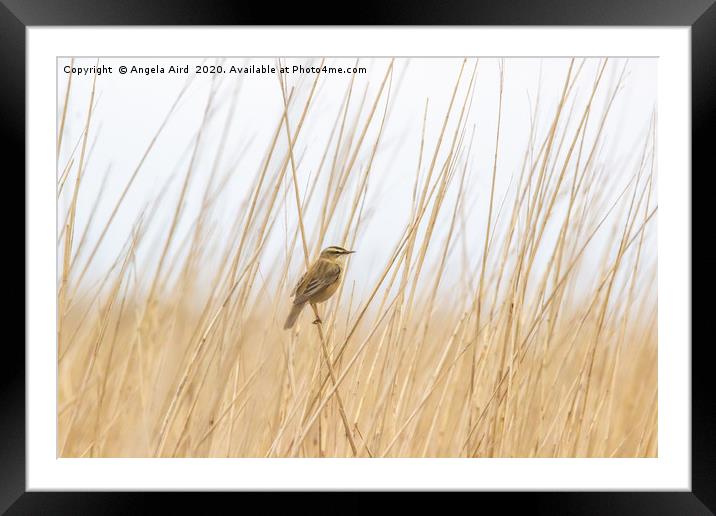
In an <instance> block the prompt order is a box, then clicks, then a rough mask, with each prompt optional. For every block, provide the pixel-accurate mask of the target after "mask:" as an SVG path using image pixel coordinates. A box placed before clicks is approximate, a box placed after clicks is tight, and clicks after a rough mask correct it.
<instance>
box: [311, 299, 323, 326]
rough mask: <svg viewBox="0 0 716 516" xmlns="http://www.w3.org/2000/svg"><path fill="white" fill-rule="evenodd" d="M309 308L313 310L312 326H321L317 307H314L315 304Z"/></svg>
mask: <svg viewBox="0 0 716 516" xmlns="http://www.w3.org/2000/svg"><path fill="white" fill-rule="evenodd" d="M311 308H313V313H314V314H316V320H315V321H313V324H321V323H322V322H323V321H321V316H320V315H318V307H316V304H315V303H311Z"/></svg>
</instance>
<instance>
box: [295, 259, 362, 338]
mask: <svg viewBox="0 0 716 516" xmlns="http://www.w3.org/2000/svg"><path fill="white" fill-rule="evenodd" d="M352 253H355V251H347V250H346V249H343V248H342V247H339V246H337V245H332V246H330V247H326V248H325V249H324V250H323V251H321V255H320V256H319V257H318V260H316V261H315V262H314V263H313V264H312V265H311V266H310V267H309V268H308V270H307V271H306V273H305V274H304V275H303V276H301V279H300V280H298V284H297V285H296V288H295V289H293V292H292V295H293V296H294V298H293V306H292V307H291V312H290V313H289V314H288V318H287V319H286V324H284V325H283V329H284V330H288V329H289V328H292V327H293V325H294V324H295V323H296V319H298V316H299V314H300V313H301V310H303V307H304V306H306V303H311V304H312V305H315V304H316V303H322V302H323V301H326V300H327V299H328V298H330V297H331V296H332V295H333V294H334V293H335V292H336V290H338V286H339V285H340V284H341V278H343V271H344V269H345V267H344V265H343V259H344V258H345V257H346V255H349V254H352ZM320 322H321V319H320V318H316V320H315V321H313V324H318V323H320Z"/></svg>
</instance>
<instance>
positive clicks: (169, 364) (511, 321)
mask: <svg viewBox="0 0 716 516" xmlns="http://www.w3.org/2000/svg"><path fill="white" fill-rule="evenodd" d="M324 63H325V61H324V60H320V59H318V60H315V61H314V64H315V65H318V66H320V65H321V64H324ZM456 63H457V65H456V67H455V69H454V74H453V75H452V76H451V77H448V78H445V95H444V99H449V102H447V103H443V104H444V105H446V106H447V107H446V108H445V109H441V110H440V111H439V112H438V111H437V108H434V107H433V104H434V103H435V102H434V99H428V98H426V99H423V100H422V101H421V103H420V104H419V105H416V106H415V111H416V112H417V113H418V114H419V116H418V117H417V120H418V123H419V124H420V131H419V134H420V139H419V142H415V141H414V142H412V144H413V146H414V148H416V149H417V152H416V153H415V155H414V156H413V159H412V162H410V163H400V166H401V167H402V169H403V170H404V172H403V173H402V175H401V178H400V182H401V185H403V186H402V188H403V190H404V191H405V192H407V194H406V195H407V197H408V198H409V203H407V204H406V205H405V209H402V205H398V207H399V208H400V210H401V211H400V214H399V216H398V217H396V215H395V208H393V211H390V217H391V220H392V221H396V220H397V222H398V224H399V226H400V228H401V229H400V230H399V231H397V232H395V234H393V235H392V237H391V238H390V239H388V238H385V239H384V241H383V242H382V252H380V253H377V252H376V253H374V254H373V255H371V253H370V252H363V253H361V248H362V247H363V246H362V243H363V242H365V241H366V240H367V239H368V238H369V236H370V234H371V232H375V231H376V228H380V226H381V224H383V223H384V221H385V219H384V217H386V215H385V213H386V209H387V208H386V206H387V205H388V204H390V202H391V199H390V196H386V195H384V193H383V192H384V186H385V185H384V184H383V177H382V176H381V175H380V169H379V168H378V165H377V163H378V161H379V160H380V159H383V160H385V159H386V158H385V156H386V154H390V149H391V148H393V147H396V146H400V145H401V144H402V143H401V142H399V141H390V140H386V138H385V134H386V128H387V127H389V126H390V124H393V123H395V116H396V115H395V113H394V112H393V107H394V106H395V102H396V99H398V98H400V95H401V94H402V93H401V92H402V91H404V90H403V89H404V88H409V87H411V85H410V84H404V83H402V82H401V78H402V70H403V69H404V67H405V66H406V63H405V60H398V59H396V60H390V59H381V60H374V62H373V67H374V68H375V69H379V70H380V73H379V76H380V77H379V79H378V81H377V82H375V81H374V82H373V84H372V85H371V87H370V88H368V87H364V86H363V82H361V81H362V79H361V78H360V77H358V76H351V77H350V78H349V80H348V81H347V83H345V84H346V85H345V90H344V91H343V95H342V101H341V103H340V104H339V105H335V106H328V107H326V106H325V105H321V100H322V95H323V94H324V91H325V88H329V87H331V82H330V81H331V78H330V76H329V75H326V74H322V73H317V74H308V75H305V76H301V77H299V78H298V79H297V78H296V77H293V76H292V77H287V76H286V75H285V74H280V73H279V74H277V75H276V77H275V80H276V82H275V87H276V88H277V90H278V91H279V92H280V99H281V105H280V115H279V116H277V117H275V119H272V120H271V123H272V124H273V128H274V129H273V133H272V134H271V135H270V137H268V138H265V139H261V140H257V139H254V140H251V141H249V140H246V141H233V140H231V138H230V136H229V135H230V134H231V133H230V130H229V127H230V126H231V124H232V123H234V122H235V121H236V120H240V119H241V116H242V113H241V112H240V111H239V110H237V107H236V106H237V99H238V98H240V95H241V90H240V86H238V85H236V86H230V87H228V89H227V85H229V82H227V81H228V80H227V79H226V78H225V77H221V76H219V75H216V76H214V77H212V78H211V81H210V82H211V84H210V86H209V88H208V91H207V94H206V96H205V97H204V99H203V103H204V104H203V106H204V107H203V112H202V116H201V120H200V121H199V122H198V124H197V125H195V126H191V127H184V128H183V129H182V130H183V131H185V133H186V134H187V135H188V136H187V142H188V143H187V145H186V148H184V149H175V150H176V153H177V156H179V155H180V154H181V159H180V161H179V162H178V163H179V165H178V166H177V167H176V170H175V172H174V173H173V174H172V176H171V178H170V180H168V181H167V182H166V183H165V184H163V185H160V188H158V189H157V191H156V192H155V193H153V194H152V195H151V196H150V197H149V198H148V199H147V202H146V204H145V205H144V206H143V207H142V209H139V210H134V209H125V207H126V199H127V196H128V192H131V191H132V189H133V188H137V182H136V179H137V177H140V176H141V175H144V174H148V173H150V172H148V171H147V170H146V163H147V162H148V161H149V160H151V157H152V155H153V153H154V152H155V151H156V148H157V147H158V146H161V145H162V144H163V143H162V142H163V140H162V134H163V132H164V131H166V130H167V128H169V127H174V126H173V125H172V124H173V123H174V118H173V117H174V116H175V114H176V111H177V110H178V109H180V106H181V105H182V102H184V101H185V97H186V95H187V91H189V89H190V88H191V87H192V81H196V80H197V78H196V77H195V76H193V75H192V76H189V77H188V78H187V81H186V86H185V87H184V88H182V89H181V91H179V93H178V95H177V96H176V99H175V100H174V101H173V104H172V105H171V108H170V109H169V110H168V112H167V113H166V114H165V118H164V119H163V121H162V123H161V124H160V125H159V126H158V127H156V128H155V133H154V135H153V137H152V138H151V139H149V140H148V141H147V142H146V147H145V152H144V153H143V155H141V156H138V157H137V159H136V166H135V167H134V168H133V169H131V170H121V171H119V170H112V171H111V172H109V171H104V170H100V169H97V168H96V167H94V166H93V164H92V163H93V162H92V147H93V142H94V141H95V140H96V139H100V138H102V132H101V130H100V128H101V124H100V123H99V121H98V120H96V119H95V116H96V110H97V109H99V108H100V107H101V105H102V103H103V102H111V99H107V98H102V97H101V94H100V89H99V87H98V86H97V84H98V83H97V82H94V81H97V77H94V78H91V79H89V78H88V79H87V80H92V81H93V86H92V88H91V89H90V94H89V95H88V97H87V98H85V96H84V95H83V96H82V97H78V96H77V95H73V94H72V92H73V90H72V88H74V87H75V85H73V84H72V82H71V81H69V82H67V83H65V84H60V85H59V86H60V89H61V90H62V91H61V92H58V104H59V105H58V142H57V156H58V162H57V188H58V216H57V218H58V282H57V285H58V287H57V288H58V347H57V356H58V374H59V376H58V415H57V417H58V443H57V453H58V456H62V457H654V456H656V455H657V296H656V267H657V263H656V211H657V205H656V200H657V194H656V166H655V153H656V136H655V116H656V115H654V116H653V117H652V119H651V120H645V121H644V131H643V134H641V135H639V136H638V138H634V140H635V141H636V142H637V143H636V144H635V145H634V146H633V148H632V151H631V153H630V154H629V155H627V156H614V155H611V154H610V141H611V139H610V138H611V136H610V135H608V134H607V132H608V128H610V127H613V126H612V125H609V122H610V120H611V119H610V117H612V118H613V117H614V116H615V115H614V114H613V113H612V112H611V110H612V107H613V105H614V104H613V101H614V99H615V98H618V96H619V94H620V90H621V88H622V86H623V84H624V82H625V81H628V80H629V76H628V73H627V71H628V63H625V62H624V61H621V60H618V61H612V60H598V59H573V60H567V61H565V63H566V64H565V67H564V69H563V77H562V78H561V84H562V86H561V88H560V90H559V91H548V92H545V91H542V92H540V93H539V96H537V97H536V98H533V99H532V106H533V109H532V111H531V112H530V113H525V117H524V127H523V129H524V130H525V131H526V134H528V137H527V138H526V140H525V141H524V145H523V148H522V150H521V152H520V156H519V162H520V163H521V165H520V167H518V168H517V169H509V170H508V169H506V168H505V167H504V166H502V159H501V158H502V156H503V153H504V152H506V151H505V150H504V147H503V146H504V139H505V135H506V134H508V133H509V132H510V131H512V130H514V129H515V128H514V127H511V126H509V125H507V126H506V125H505V120H504V119H503V118H502V114H503V111H504V109H505V105H504V102H506V101H508V99H506V98H504V96H503V90H504V86H505V81H509V80H510V73H509V71H510V60H509V59H506V60H494V59H493V60H477V59H465V60H459V61H456ZM490 66H491V67H497V70H498V77H499V84H487V85H485V84H483V83H481V80H482V79H481V77H482V76H481V73H482V71H481V69H482V67H490ZM75 80H76V79H75ZM236 82H237V84H238V81H236ZM342 84H344V83H342ZM577 85H578V86H577ZM482 87H491V88H494V89H495V90H496V91H497V92H498V97H497V98H499V102H497V103H496V105H494V106H493V111H494V118H490V119H487V120H485V121H482V120H477V121H476V120H475V117H474V116H473V111H472V109H473V101H474V99H475V98H476V95H477V96H479V95H480V88H482ZM579 88H581V89H579ZM585 88H586V93H585ZM578 89H579V91H580V94H579V95H577V91H578ZM227 91H228V92H229V93H228V94H225V93H226V92H227ZM550 96H551V97H550ZM548 98H552V99H554V101H553V102H548V100H547V99H548ZM68 111H69V112H77V113H81V114H82V118H81V119H82V124H83V126H82V128H76V130H75V131H74V133H73V135H75V136H76V135H77V134H79V135H80V137H79V138H74V141H73V139H71V138H69V137H68V135H67V134H64V133H66V130H67V125H68V123H69V122H68V121H67V120H68V119H67V113H68ZM318 116H321V117H330V120H331V125H332V129H331V131H330V132H328V133H326V134H324V135H323V138H322V139H320V138H312V139H311V140H308V139H307V137H306V136H305V135H306V134H307V133H309V132H310V131H311V127H312V124H315V123H316V120H317V117H318ZM324 119H325V118H324ZM103 123H111V121H109V122H103ZM481 123H484V124H487V125H488V126H489V134H490V135H491V137H490V141H489V149H490V151H489V153H488V155H487V156H485V155H484V154H485V153H484V149H485V146H484V142H482V141H481V142H480V143H481V144H482V146H481V147H480V149H483V150H479V151H478V150H476V149H477V148H478V146H477V144H475V134H476V124H481ZM117 145H118V146H120V147H121V142H118V143H117ZM309 145H310V146H311V148H312V149H314V150H315V148H316V146H318V145H320V149H321V152H320V159H319V160H313V159H309V158H308V157H307V156H308V154H307V153H306V148H307V146H309ZM247 146H251V147H252V148H260V149H261V153H262V159H261V160H260V162H249V163H242V162H241V159H242V155H243V153H244V150H242V149H246V148H248V147H247ZM480 152H482V154H483V156H482V158H485V157H486V158H487V161H486V162H487V163H489V164H490V165H489V167H485V166H475V159H476V153H480ZM484 162H485V159H483V163H484ZM238 163H240V165H238ZM393 166H398V165H397V164H394V165H393ZM110 173H112V174H118V175H120V176H121V179H122V184H123V186H122V187H121V188H119V189H116V190H114V189H112V191H108V189H107V188H106V186H104V181H103V186H102V187H101V188H100V189H99V191H98V193H97V194H96V195H93V196H87V195H84V196H83V195H82V193H83V187H84V186H85V182H86V180H87V178H88V177H90V176H93V177H94V178H97V177H101V176H102V174H105V175H109V174H110ZM239 176H240V177H239ZM237 177H238V178H239V179H238V180H239V181H241V182H242V184H243V185H244V190H243V191H245V192H246V193H245V195H241V196H236V195H234V193H233V191H232V188H231V186H230V185H232V184H234V182H235V181H236V180H237ZM502 185H507V186H504V187H503V186H502ZM192 203H193V204H192ZM98 207H99V208H98ZM167 207H169V208H167ZM100 212H101V213H102V216H101V217H100V215H98V213H100ZM227 212H228V213H229V219H230V220H231V221H232V223H231V224H223V223H221V222H220V221H222V220H225V218H226V217H225V215H222V214H225V213H227ZM162 213H164V214H166V213H168V214H169V215H160V214H162ZM80 215H81V217H80ZM80 219H81V221H82V223H80V222H79V221H80ZM333 244H335V245H343V246H344V247H346V248H355V249H357V251H358V252H357V253H356V254H355V255H352V257H351V258H350V261H349V262H348V272H347V276H346V278H345V281H344V282H343V284H342V286H341V288H340V290H339V292H338V293H337V294H336V295H335V296H334V297H333V298H332V299H331V300H330V301H329V302H327V303H325V304H324V305H321V306H320V310H321V317H322V319H323V323H322V324H320V325H312V324H311V321H312V319H313V317H312V315H313V314H308V312H310V310H306V312H307V313H305V314H303V315H302V316H301V318H300V319H299V323H298V324H297V326H296V327H295V328H294V329H293V330H292V331H284V330H282V325H283V320H284V318H285V316H286V314H287V312H288V309H289V293H290V291H291V289H292V287H293V286H294V284H295V282H296V280H297V278H298V276H299V275H300V274H301V272H302V271H303V270H304V268H305V264H306V262H307V261H309V260H311V259H313V258H315V257H316V256H317V254H318V252H320V249H321V248H322V247H325V246H327V245H333ZM109 247H114V248H115V249H117V250H118V251H117V252H114V253H113V254H111V255H109V256H108V252H107V248H109ZM360 260H363V261H364V264H365V263H368V262H369V263H370V264H371V266H370V267H369V268H366V267H365V266H364V267H360V265H359V263H360V262H359V261H360Z"/></svg>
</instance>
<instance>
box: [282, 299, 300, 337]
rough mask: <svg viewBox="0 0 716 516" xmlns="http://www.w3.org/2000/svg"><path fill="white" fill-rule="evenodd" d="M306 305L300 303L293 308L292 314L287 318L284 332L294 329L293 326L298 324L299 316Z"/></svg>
mask: <svg viewBox="0 0 716 516" xmlns="http://www.w3.org/2000/svg"><path fill="white" fill-rule="evenodd" d="M304 305H305V303H299V304H297V305H293V306H292V307H291V312H290V313H289V314H288V317H287V318H286V323H285V324H284V325H283V329H284V330H288V329H289V328H293V325H294V324H296V319H298V316H299V314H300V313H301V310H303V307H304Z"/></svg>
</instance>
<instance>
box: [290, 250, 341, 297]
mask: <svg viewBox="0 0 716 516" xmlns="http://www.w3.org/2000/svg"><path fill="white" fill-rule="evenodd" d="M340 276H341V267H340V266H339V265H337V264H335V263H332V262H329V261H326V260H319V261H318V262H316V265H314V266H313V267H312V268H311V269H310V270H309V271H308V272H307V273H306V274H304V275H303V278H301V281H299V282H298V285H297V286H296V298H295V299H294V300H293V303H294V304H296V305H297V304H300V303H305V302H306V301H308V300H309V299H310V298H311V297H313V296H314V295H316V294H318V293H319V292H320V291H321V290H323V289H324V288H326V287H328V286H330V285H333V284H334V283H335V282H336V281H338V279H339V278H340Z"/></svg>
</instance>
